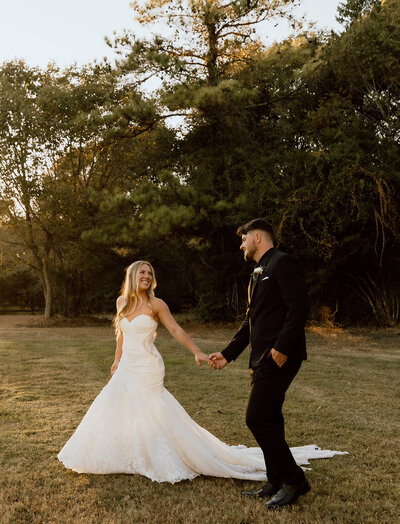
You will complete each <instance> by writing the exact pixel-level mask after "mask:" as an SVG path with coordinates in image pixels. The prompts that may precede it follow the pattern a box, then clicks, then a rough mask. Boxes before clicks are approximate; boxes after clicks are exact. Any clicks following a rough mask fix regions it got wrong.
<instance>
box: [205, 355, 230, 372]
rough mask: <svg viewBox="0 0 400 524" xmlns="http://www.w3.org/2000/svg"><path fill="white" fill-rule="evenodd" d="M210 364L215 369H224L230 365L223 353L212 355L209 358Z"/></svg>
mask: <svg viewBox="0 0 400 524" xmlns="http://www.w3.org/2000/svg"><path fill="white" fill-rule="evenodd" d="M208 364H209V365H210V366H211V367H212V368H213V369H222V368H224V367H225V366H226V365H227V364H228V361H227V360H226V358H225V357H224V356H223V354H222V353H211V355H209V357H208Z"/></svg>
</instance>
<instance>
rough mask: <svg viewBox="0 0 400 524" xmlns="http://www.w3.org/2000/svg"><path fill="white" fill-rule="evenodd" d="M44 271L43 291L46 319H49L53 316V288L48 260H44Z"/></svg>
mask: <svg viewBox="0 0 400 524" xmlns="http://www.w3.org/2000/svg"><path fill="white" fill-rule="evenodd" d="M42 271H43V284H44V285H43V292H44V300H45V309H44V318H45V320H48V319H49V318H51V317H52V299H53V296H52V289H51V283H50V276H49V268H48V265H47V261H46V260H43V261H42Z"/></svg>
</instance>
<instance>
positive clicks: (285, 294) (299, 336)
mask: <svg viewBox="0 0 400 524" xmlns="http://www.w3.org/2000/svg"><path fill="white" fill-rule="evenodd" d="M258 265H259V266H260V267H262V273H261V274H259V275H258V276H257V277H256V279H255V281H254V282H250V292H249V295H250V302H249V304H248V309H247V313H246V318H245V320H244V322H243V324H242V325H241V327H240V329H239V331H238V332H237V333H236V335H235V336H234V337H233V339H232V340H231V342H230V343H229V344H228V346H227V347H226V348H225V349H224V350H223V351H222V354H223V356H224V357H225V358H226V360H227V361H228V362H230V361H231V360H235V359H236V358H237V357H238V356H239V355H240V353H242V351H243V350H244V349H245V348H246V347H247V346H248V345H249V344H250V363H249V367H251V368H253V369H255V368H256V367H257V366H258V365H259V364H260V362H261V361H262V359H263V358H265V357H266V355H268V353H269V351H270V349H271V348H275V349H276V350H277V351H279V352H280V353H283V354H285V355H287V356H288V358H298V359H303V360H305V359H306V358H307V353H306V339H305V332H304V324H305V320H306V316H307V310H308V300H307V293H306V289H305V283H304V276H303V272H302V270H301V268H300V266H299V264H298V263H297V262H296V260H295V259H294V258H292V257H291V256H290V255H288V254H286V253H283V252H282V251H279V250H278V249H277V248H275V247H273V248H271V249H269V250H268V251H267V252H266V253H265V254H264V255H263V256H262V257H261V259H260V260H259V263H258Z"/></svg>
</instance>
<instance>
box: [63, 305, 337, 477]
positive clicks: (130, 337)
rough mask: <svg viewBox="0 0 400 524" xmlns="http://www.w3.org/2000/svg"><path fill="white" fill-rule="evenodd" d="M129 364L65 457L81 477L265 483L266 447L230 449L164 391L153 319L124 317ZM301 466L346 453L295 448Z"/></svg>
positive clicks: (95, 405) (109, 386)
mask: <svg viewBox="0 0 400 524" xmlns="http://www.w3.org/2000/svg"><path fill="white" fill-rule="evenodd" d="M120 326H121V329H122V331H123V346H122V357H121V360H120V362H119V365H118V368H117V370H116V372H115V373H114V375H113V376H112V378H111V379H110V381H109V382H108V384H107V385H106V386H105V387H104V388H103V389H102V391H101V392H100V394H99V395H98V396H97V398H96V399H95V400H94V402H93V403H92V405H91V406H90V408H89V410H88V412H87V413H86V415H85V416H84V417H83V419H82V421H81V423H80V424H79V426H78V427H77V429H76V431H75V433H74V434H73V435H72V437H71V438H70V439H69V440H68V442H67V443H66V444H65V446H64V447H63V448H62V450H61V451H60V453H59V454H58V458H59V460H60V461H61V462H62V463H63V464H64V465H65V466H66V467H67V468H69V469H72V470H73V471H76V472H78V473H139V474H140V475H144V476H146V477H148V478H150V479H151V480H153V481H157V482H172V483H173V482H178V481H180V480H184V479H193V478H194V477H197V476H198V475H211V476H214V477H233V478H237V479H246V480H265V479H266V474H265V463H264V458H263V454H262V452H261V449H260V448H246V447H245V446H228V445H227V444H224V443H223V442H221V441H220V440H219V439H217V438H216V437H215V436H214V435H212V434H211V433H209V432H208V431H207V430H205V429H203V428H202V427H200V426H199V425H198V424H196V422H194V421H193V420H192V419H191V418H190V417H189V415H188V414H187V413H186V411H185V410H184V409H183V407H182V406H181V405H180V404H179V402H177V401H176V400H175V398H174V397H173V396H172V395H171V394H170V393H169V392H168V391H167V390H166V389H165V388H164V384H163V379H164V363H163V360H162V358H161V355H160V353H159V352H158V351H157V349H156V347H155V345H154V338H155V333H156V329H157V322H156V321H155V320H154V319H153V318H152V317H150V316H149V315H145V314H142V315H139V316H136V317H134V318H133V319H132V320H131V321H129V320H128V319H127V318H123V319H122V320H121V323H120ZM291 451H292V453H293V456H294V458H295V460H296V462H297V463H298V464H300V465H304V464H308V460H309V459H312V458H327V457H332V456H333V455H335V454H337V453H340V452H337V451H329V450H321V449H319V448H318V447H317V446H314V445H311V446H301V447H298V448H291Z"/></svg>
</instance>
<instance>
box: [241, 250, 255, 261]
mask: <svg viewBox="0 0 400 524" xmlns="http://www.w3.org/2000/svg"><path fill="white" fill-rule="evenodd" d="M255 252H256V250H255V249H246V251H245V252H244V259H245V260H246V262H251V261H252V260H254V253H255Z"/></svg>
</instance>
